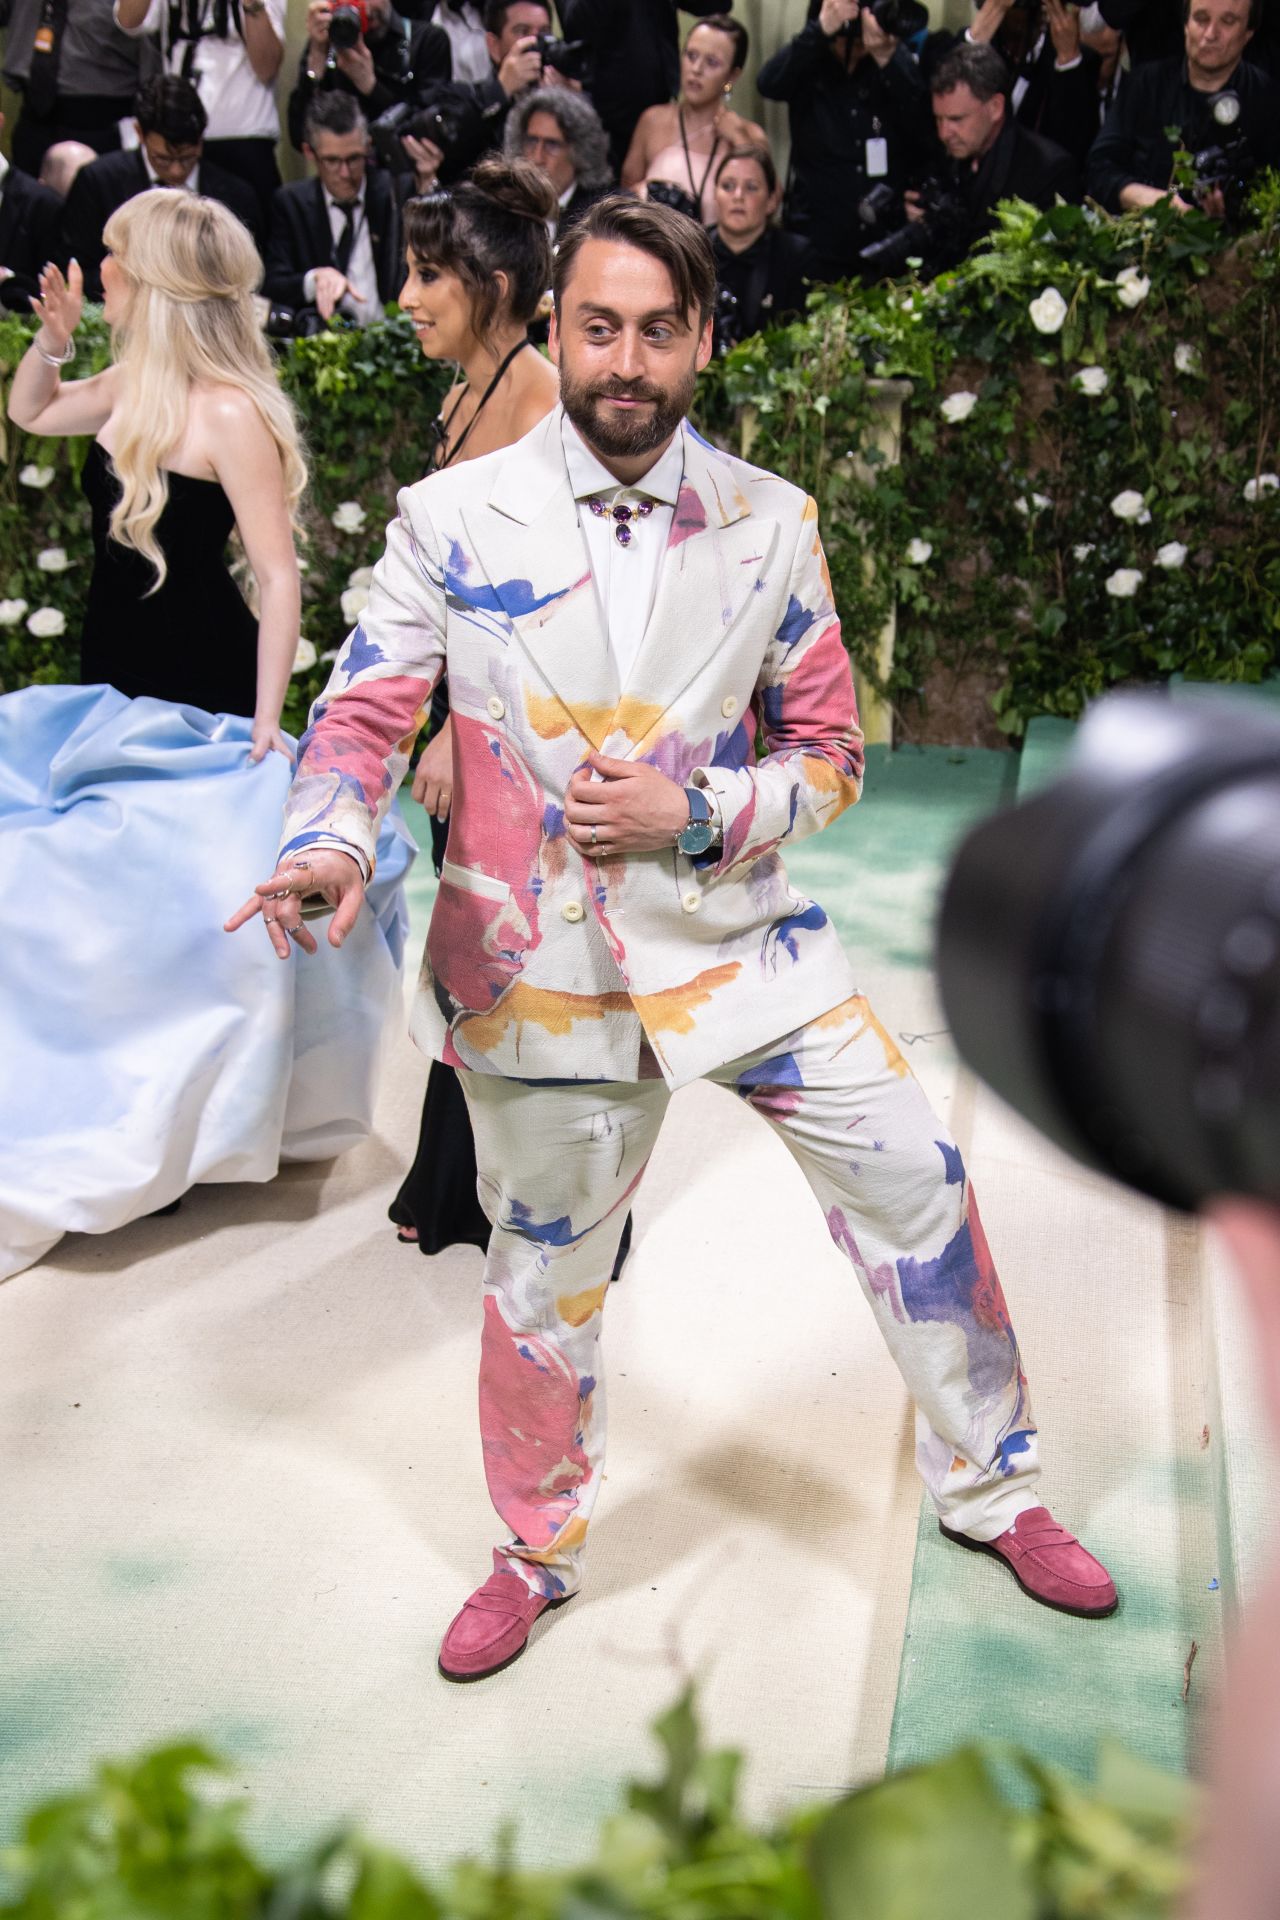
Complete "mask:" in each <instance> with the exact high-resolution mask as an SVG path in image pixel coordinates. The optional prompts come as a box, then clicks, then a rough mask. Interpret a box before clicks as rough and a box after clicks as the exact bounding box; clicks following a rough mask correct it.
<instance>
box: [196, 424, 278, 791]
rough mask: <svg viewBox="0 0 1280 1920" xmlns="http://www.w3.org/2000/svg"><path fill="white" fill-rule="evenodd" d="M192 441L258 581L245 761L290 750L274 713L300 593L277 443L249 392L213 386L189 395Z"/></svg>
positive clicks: (276, 714) (276, 707) (276, 708)
mask: <svg viewBox="0 0 1280 1920" xmlns="http://www.w3.org/2000/svg"><path fill="white" fill-rule="evenodd" d="M192 411H193V422H192V424H193V425H195V426H196V428H197V432H196V434H195V435H194V436H193V440H195V441H197V442H198V444H199V448H200V450H201V451H202V452H203V453H204V454H205V455H206V456H207V458H208V461H209V464H210V466H211V467H212V468H213V470H214V472H215V474H216V475H217V476H218V479H219V480H220V481H221V482H222V485H223V488H224V489H225V491H226V495H227V498H228V499H229V500H230V502H231V506H232V510H233V511H234V513H235V516H236V525H237V526H238V527H239V529H240V538H241V539H242V540H243V541H244V550H245V553H246V554H247V555H248V558H249V565H250V566H251V567H252V568H253V573H254V578H255V579H256V580H257V583H258V606H259V611H258V692H257V698H256V700H255V702H254V709H253V747H252V750H251V752H250V756H249V757H250V759H251V760H261V759H262V758H263V756H264V755H265V754H266V753H267V752H268V750H269V749H270V748H272V747H274V748H275V749H276V751H277V753H282V754H283V755H284V757H285V758H286V760H291V759H292V757H293V756H292V753H291V751H290V749H289V747H288V746H287V745H286V743H285V741H284V738H283V736H282V735H281V733H280V712H281V709H282V707H283V706H284V696H285V693H286V692H287V690H288V686H289V675H290V674H291V673H292V672H293V662H294V657H295V655H296V653H297V651H298V627H299V623H300V620H301V615H302V592H301V587H300V584H299V579H298V556H297V554H296V553H295V552H294V546H293V529H292V527H291V526H290V524H289V507H288V503H287V501H286V499H285V491H284V475H283V472H282V470H281V466H280V455H279V452H278V451H277V448H276V443H275V441H274V440H273V439H272V437H271V434H270V433H269V431H268V429H267V425H266V422H265V421H264V420H263V418H262V415H261V414H260V413H259V412H258V409H257V408H256V407H255V406H254V404H253V401H252V400H251V399H250V398H249V396H248V394H246V393H241V392H239V391H237V390H236V389H235V388H234V387H219V388H217V389H216V390H215V391H214V392H213V393H211V394H202V395H199V396H195V397H194V398H193V408H192Z"/></svg>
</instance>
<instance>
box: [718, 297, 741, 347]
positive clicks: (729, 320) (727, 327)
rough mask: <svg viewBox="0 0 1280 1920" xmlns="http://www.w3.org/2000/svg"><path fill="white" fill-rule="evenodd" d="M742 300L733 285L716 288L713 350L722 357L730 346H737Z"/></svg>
mask: <svg viewBox="0 0 1280 1920" xmlns="http://www.w3.org/2000/svg"><path fill="white" fill-rule="evenodd" d="M741 307H742V302H741V301H740V300H739V298H738V296H737V294H736V293H735V292H734V291H733V289H732V287H717V288H716V304H715V308H714V310H713V313H712V317H711V340H712V350H713V352H714V353H715V354H716V355H717V356H720V357H723V355H725V354H726V353H728V351H729V349H730V347H736V346H737V344H738V336H739V333H740V330H741V329H740V324H739V313H740V310H741Z"/></svg>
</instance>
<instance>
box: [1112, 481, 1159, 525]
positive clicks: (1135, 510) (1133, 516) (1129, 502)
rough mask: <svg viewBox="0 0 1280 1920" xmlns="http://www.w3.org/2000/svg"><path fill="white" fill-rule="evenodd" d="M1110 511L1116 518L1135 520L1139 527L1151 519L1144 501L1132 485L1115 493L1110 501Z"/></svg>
mask: <svg viewBox="0 0 1280 1920" xmlns="http://www.w3.org/2000/svg"><path fill="white" fill-rule="evenodd" d="M1111 511H1112V513H1114V515H1115V517H1116V519H1117V520H1136V521H1137V523H1138V525H1139V526H1140V527H1145V526H1147V525H1148V524H1149V523H1150V520H1151V515H1150V514H1149V513H1148V511H1147V503H1146V501H1145V500H1144V499H1143V497H1142V495H1141V494H1140V493H1139V492H1138V491H1137V490H1136V489H1135V488H1134V487H1126V488H1125V490H1124V492H1123V493H1118V494H1117V495H1116V497H1115V499H1114V500H1113V501H1112V502H1111Z"/></svg>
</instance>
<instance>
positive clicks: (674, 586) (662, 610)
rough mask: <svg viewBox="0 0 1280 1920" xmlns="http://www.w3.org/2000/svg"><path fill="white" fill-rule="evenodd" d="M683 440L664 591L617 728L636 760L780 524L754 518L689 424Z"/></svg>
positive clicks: (711, 644)
mask: <svg viewBox="0 0 1280 1920" xmlns="http://www.w3.org/2000/svg"><path fill="white" fill-rule="evenodd" d="M681 432H682V433H683V434H684V480H683V483H682V485H681V488H680V498H679V501H678V502H677V505H676V510H675V513H674V515H673V516H672V522H671V534H670V538H669V539H668V542H667V551H666V554H665V556H664V558H663V563H662V569H661V572H660V573H659V576H658V591H657V593H656V594H655V596H654V603H653V611H652V613H651V614H650V616H649V623H648V625H647V626H646V628H645V632H644V639H643V640H642V641H641V643H640V651H639V653H638V654H637V655H636V659H635V663H634V665H633V667H632V670H631V673H630V676H629V677H628V680H627V684H626V686H625V687H624V688H623V690H622V699H621V701H620V703H619V708H618V712H617V714H616V715H615V718H614V722H613V723H612V724H613V725H616V726H617V727H618V728H619V729H620V730H621V731H623V732H624V733H626V734H627V735H628V746H627V748H626V754H627V756H628V757H630V756H631V755H632V754H635V753H637V752H638V751H639V749H640V748H641V747H642V745H643V744H644V742H645V740H646V739H647V738H648V737H649V735H650V733H652V731H653V729H654V727H655V726H657V724H658V722H659V720H661V718H662V716H663V714H664V713H665V712H666V711H667V709H668V708H669V707H671V706H673V705H674V704H675V702H676V701H677V700H678V699H679V698H680V695H681V694H682V693H683V692H684V690H685V688H686V687H687V686H688V685H689V682H690V681H691V680H692V679H693V678H694V677H695V675H697V674H698V673H700V672H701V671H702V668H703V667H704V666H705V665H706V664H707V661H708V660H709V659H710V658H711V656H712V655H713V654H714V653H715V652H716V650H717V649H718V648H719V647H720V645H721V644H722V642H723V641H724V640H725V639H727V637H728V635H729V632H730V630H731V629H732V628H733V626H734V625H735V624H736V622H737V619H738V616H739V614H740V613H741V612H742V611H743V609H744V607H745V606H746V605H747V603H748V601H749V600H750V599H751V598H752V596H753V594H754V592H755V589H756V583H757V581H758V580H759V579H760V576H761V570H762V568H763V567H764V565H765V563H766V561H767V560H768V558H769V554H770V551H771V548H772V545H773V541H774V539H775V537H776V534H777V526H776V523H775V522H774V521H772V520H768V519H762V518H761V517H760V515H758V514H753V513H752V511H751V503H750V501H749V500H748V499H747V496H746V494H745V493H744V492H743V490H742V487H741V485H740V484H739V482H738V479H737V476H736V475H735V474H734V471H733V469H732V467H731V466H730V465H729V463H728V461H727V460H725V459H723V458H722V457H721V456H720V455H719V454H717V453H716V451H715V449H714V448H713V447H709V446H708V445H707V443H706V442H705V441H704V440H702V439H701V438H700V437H699V436H698V435H697V434H696V433H694V432H693V430H692V429H691V428H690V427H689V425H688V423H687V422H686V423H685V425H684V426H683V427H682V428H681ZM641 538H643V534H641ZM637 724H638V725H639V726H640V727H641V728H642V729H643V730H642V731H638V732H637V731H635V728H636V726H637Z"/></svg>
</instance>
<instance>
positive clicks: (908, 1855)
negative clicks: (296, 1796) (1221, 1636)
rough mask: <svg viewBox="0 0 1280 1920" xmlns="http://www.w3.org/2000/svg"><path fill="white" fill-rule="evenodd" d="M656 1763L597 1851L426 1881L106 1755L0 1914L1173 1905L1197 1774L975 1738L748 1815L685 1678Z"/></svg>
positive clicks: (736, 1913)
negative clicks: (262, 1824)
mask: <svg viewBox="0 0 1280 1920" xmlns="http://www.w3.org/2000/svg"><path fill="white" fill-rule="evenodd" d="M654 1731H655V1733H656V1734H657V1737H658V1739H659V1740H660V1742H661V1744H662V1747H663V1749H664V1753H665V1761H666V1764H665V1769H664V1772H663V1775H662V1777H661V1778H660V1779H659V1780H658V1781H657V1782H656V1783H653V1784H637V1785H633V1786H632V1787H631V1788H630V1789H629V1790H628V1792H627V1794H626V1800H625V1811H624V1812H621V1813H619V1814H618V1815H616V1816H615V1817H614V1818H613V1819H611V1820H609V1821H607V1822H606V1823H605V1826H604V1828H603V1830H602V1832H601V1834H600V1836H599V1839H598V1841H597V1844H596V1849H595V1853H594V1856H593V1857H592V1858H590V1859H589V1860H587V1861H585V1862H584V1863H583V1864H582V1865H581V1866H577V1867H574V1868H571V1869H568V1870H566V1871H563V1872H555V1871H528V1870H524V1869H522V1868H520V1867H518V1866H517V1865H516V1864H515V1863H514V1847H513V1837H512V1835H511V1833H510V1832H509V1831H508V1832H506V1833H504V1834H500V1835H499V1837H498V1841H497V1844H496V1846H495V1849H494V1856H493V1858H492V1860H490V1861H488V1862H482V1861H478V1860H474V1859H469V1860H463V1861H459V1862H458V1863H457V1864H456V1865H454V1866H453V1867H452V1868H450V1869H448V1870H447V1871H446V1872H444V1873H442V1874H440V1875H439V1876H437V1877H436V1878H435V1879H434V1880H433V1881H431V1882H427V1881H426V1880H424V1879H423V1878H421V1877H420V1876H419V1875H418V1874H416V1873H415V1872H414V1871H413V1870H412V1868H410V1867H409V1866H408V1865H407V1864H406V1863H405V1862H404V1861H403V1860H400V1859H398V1858H396V1857H395V1856H394V1855H391V1854H388V1853H386V1852H384V1851H382V1850H381V1849H379V1848H377V1847H375V1846H373V1845H371V1844H370V1843H369V1842H368V1841H366V1840H364V1839H362V1838H361V1837H360V1836H359V1835H357V1834H354V1833H351V1832H340V1833H337V1834H335V1835H332V1836H330V1837H329V1838H327V1839H325V1840H323V1841H322V1842H321V1843H320V1844H318V1845H317V1846H315V1847H313V1848H312V1849H311V1850H310V1851H309V1852H307V1853H306V1854H304V1855H303V1856H302V1857H300V1858H297V1859H294V1860H292V1861H289V1862H286V1863H285V1864H278V1863H274V1864H271V1863H268V1862H266V1861H265V1860H263V1859H261V1858H259V1857H257V1856H256V1855H255V1854H254V1853H253V1852H252V1851H251V1850H250V1848H249V1847H248V1845H247V1844H246V1842H245V1840H244V1837H243V1821H244V1813H245V1807H244V1801H243V1796H241V1795H239V1794H236V1795H235V1796H234V1797H232V1796H231V1795H230V1794H228V1793H223V1794H219V1793H218V1792H217V1791H216V1789H217V1785H218V1782H217V1773H218V1771H219V1767H218V1762H217V1761H215V1760H214V1759H212V1758H211V1756H209V1755H208V1754H207V1753H205V1751H204V1750H203V1749H202V1748H200V1747H198V1746H195V1745H188V1746H177V1747H169V1748H166V1749H164V1750H163V1751H161V1752H158V1753H154V1754H151V1755H149V1756H147V1757H146V1758H144V1759H143V1760H141V1761H138V1762H135V1763H133V1764H132V1765H119V1764H107V1765H104V1766H102V1767H100V1768H99V1769H98V1771H97V1775H96V1778H95V1780H94V1782H93V1784H92V1785H91V1786H89V1787H88V1788H87V1789H85V1790H84V1791H82V1792H79V1793H73V1794H69V1795H67V1796H66V1797H64V1798H62V1799H60V1800H56V1801H53V1802H51V1803H50V1804H49V1805H47V1806H44V1807H41V1808H40V1809H39V1810H38V1811H37V1812H35V1813H33V1814H32V1815H31V1816H30V1818H29V1819H28V1820H27V1821H26V1822H25V1824H24V1828H23V1832H22V1836H21V1839H20V1841H19V1843H18V1844H17V1845H16V1846H14V1847H12V1848H10V1849H9V1850H8V1853H7V1854H6V1855H5V1856H4V1860H3V1864H4V1868H5V1872H6V1877H7V1882H8V1884H7V1888H6V1887H3V1886H0V1915H10V1916H14V1917H15V1920H17V1917H18V1916H20V1917H21V1920H161V1917H162V1916H163V1917H164V1920H179V1917H180V1920H625V1917H626V1916H640V1915H650V1916H659V1915H660V1916H663V1917H664V1920H974V1916H975V1915H981V1916H982V1920H1089V1917H1091V1916H1096V1915H1100V1914H1105V1915H1106V1916H1107V1920H1173V1915H1174V1913H1175V1910H1176V1907H1177V1905H1178V1902H1179V1896H1180V1894H1181V1893H1182V1891H1183V1890H1184V1888H1185V1886H1186V1881H1187V1865H1186V1863H1187V1859H1188V1849H1189V1844H1190V1834H1191V1821H1192V1816H1193V1813H1194V1808H1195V1801H1194V1795H1193V1790H1192V1789H1191V1788H1190V1787H1188V1786H1187V1785H1186V1783H1185V1782H1183V1781H1180V1780H1176V1779H1174V1778H1171V1777H1170V1776H1168V1775H1165V1774H1163V1773H1160V1772H1158V1771H1157V1770H1156V1769H1154V1768H1152V1767H1150V1766H1149V1765H1148V1764H1147V1763H1146V1762H1144V1761H1138V1760H1135V1759H1134V1758H1132V1757H1131V1756H1130V1755H1127V1754H1125V1753H1124V1752H1122V1751H1121V1750H1120V1749H1118V1748H1104V1749H1103V1751H1102V1753H1101V1755H1100V1759H1099V1766H1098V1773H1097V1778H1096V1780H1095V1781H1094V1783H1093V1784H1092V1785H1091V1786H1085V1785H1084V1784H1082V1783H1081V1782H1079V1781H1076V1780H1073V1779H1072V1778H1070V1777H1069V1776H1068V1775H1066V1774H1063V1773H1060V1772H1058V1771H1057V1770H1056V1769H1053V1768H1049V1767H1045V1766H1044V1765H1042V1764H1041V1763H1040V1762H1039V1761H1037V1760H1035V1759H1034V1758H1032V1757H1031V1756H1030V1755H1028V1754H1025V1753H1022V1752H1018V1751H1016V1750H1013V1749H1010V1748H995V1747H982V1748H978V1747H967V1748H962V1749H961V1750H960V1751H959V1752H957V1753H954V1754H952V1755H950V1756H949V1757H947V1758H946V1759H943V1760H939V1761H935V1762H934V1763H932V1764H931V1765H928V1766H924V1767H919V1768H916V1769H913V1770H912V1771H910V1772H906V1773H901V1774H897V1775H894V1776H892V1777H891V1778H890V1779H888V1780H885V1781H883V1782H881V1783H879V1784H877V1785H875V1786H872V1787H868V1788H866V1789H864V1790H863V1791H862V1792H859V1793H854V1794H850V1795H849V1796H847V1797H846V1798H845V1799H842V1800H839V1801H837V1802H835V1803H834V1805H831V1806H827V1807H814V1808H810V1809H808V1810H807V1811H804V1812H801V1813H797V1814H793V1815H791V1816H790V1817H789V1818H788V1819H786V1820H785V1821H783V1822H782V1823H781V1824H780V1825H778V1826H775V1827H772V1828H770V1829H768V1830H767V1831H763V1832H759V1831H755V1830H753V1829H752V1828H751V1827H749V1826H748V1825H746V1823H745V1822H744V1821H743V1820H742V1819H741V1817H740V1816H739V1814H738V1813H737V1810H736V1785H737V1779H738V1773H739V1766H740V1756H739V1755H738V1754H736V1753H731V1752H707V1751H705V1750H704V1749H703V1747H702V1744H701V1741H700V1737H699V1730H698V1724H697V1719H696V1717H695V1713H694V1705H693V1701H692V1698H691V1696H690V1695H688V1694H686V1695H685V1697H684V1698H683V1699H682V1700H680V1701H678V1702H677V1704H676V1705H675V1706H674V1707H673V1708H672V1709H671V1711H670V1712H669V1713H667V1714H666V1715H664V1717H663V1718H662V1719H661V1720H660V1721H658V1723H657V1725H656V1727H655V1729H654Z"/></svg>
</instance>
